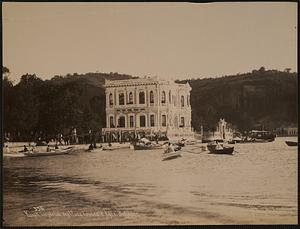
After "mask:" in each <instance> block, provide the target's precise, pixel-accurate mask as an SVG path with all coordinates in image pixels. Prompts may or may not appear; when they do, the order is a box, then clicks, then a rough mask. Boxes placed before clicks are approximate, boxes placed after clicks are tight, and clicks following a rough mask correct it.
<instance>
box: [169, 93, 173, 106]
mask: <svg viewBox="0 0 300 229" xmlns="http://www.w3.org/2000/svg"><path fill="white" fill-rule="evenodd" d="M171 96H172V95H171V91H169V103H170V104H171V103H172V99H171Z"/></svg>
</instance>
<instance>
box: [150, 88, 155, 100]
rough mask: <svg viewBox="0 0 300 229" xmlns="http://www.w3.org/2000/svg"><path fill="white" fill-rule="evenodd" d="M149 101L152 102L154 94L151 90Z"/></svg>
mask: <svg viewBox="0 0 300 229" xmlns="http://www.w3.org/2000/svg"><path fill="white" fill-rule="evenodd" d="M150 103H154V94H153V91H150Z"/></svg>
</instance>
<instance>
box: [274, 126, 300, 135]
mask: <svg viewBox="0 0 300 229" xmlns="http://www.w3.org/2000/svg"><path fill="white" fill-rule="evenodd" d="M275 132H276V134H277V135H278V136H298V127H283V128H277V129H276V131H275Z"/></svg>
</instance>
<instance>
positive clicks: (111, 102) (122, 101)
mask: <svg viewBox="0 0 300 229" xmlns="http://www.w3.org/2000/svg"><path fill="white" fill-rule="evenodd" d="M138 98H139V104H145V92H143V91H141V92H139V97H138ZM175 98H176V97H175V96H173V101H174V106H176V99H175ZM180 102H181V107H184V96H183V95H182V96H181V100H180ZM150 103H154V93H153V91H150ZM161 103H162V104H165V103H166V92H165V91H163V92H162V96H161ZM169 103H172V99H171V91H169ZM126 104H133V93H132V92H129V94H128V101H127V102H126ZM186 104H187V106H189V104H190V103H189V97H188V96H187V102H186ZM113 105H114V100H113V94H112V93H110V94H109V106H110V107H112V106H113ZM119 105H125V94H124V93H120V94H119Z"/></svg>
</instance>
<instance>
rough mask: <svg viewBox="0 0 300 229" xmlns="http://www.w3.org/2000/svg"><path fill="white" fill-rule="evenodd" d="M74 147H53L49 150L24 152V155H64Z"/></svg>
mask: <svg viewBox="0 0 300 229" xmlns="http://www.w3.org/2000/svg"><path fill="white" fill-rule="evenodd" d="M73 149H74V147H72V146H71V147H68V148H65V149H55V150H51V151H50V152H32V151H28V152H24V155H25V156H27V157H41V156H56V155H64V154H69V153H71V151H72V150H73Z"/></svg>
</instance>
